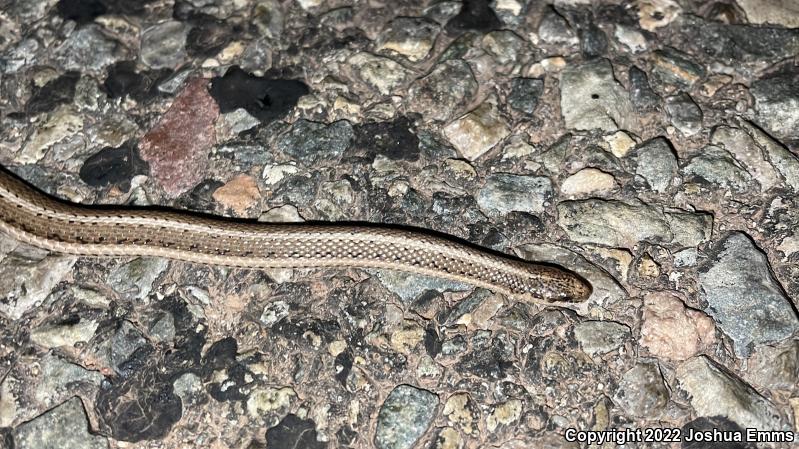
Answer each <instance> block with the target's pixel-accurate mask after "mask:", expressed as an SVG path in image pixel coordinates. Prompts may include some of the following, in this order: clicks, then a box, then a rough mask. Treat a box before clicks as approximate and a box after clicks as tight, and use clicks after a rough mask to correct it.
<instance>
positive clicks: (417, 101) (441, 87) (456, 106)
mask: <svg viewBox="0 0 799 449" xmlns="http://www.w3.org/2000/svg"><path fill="white" fill-rule="evenodd" d="M477 88H478V84H477V81H476V80H475V79H474V74H472V69H471V68H470V67H469V64H467V63H466V62H465V61H462V60H459V59H452V60H448V61H445V62H443V63H441V64H438V65H437V66H435V67H434V68H433V70H432V71H431V72H430V74H429V75H427V76H425V77H424V78H421V79H419V80H417V81H415V82H414V83H413V84H412V85H411V87H410V89H409V90H408V102H407V107H408V109H409V110H410V111H412V112H416V113H419V114H422V115H423V116H426V117H430V118H432V119H434V120H439V121H446V120H449V119H450V118H452V117H453V116H456V115H457V114H458V111H460V110H462V109H463V108H464V107H465V106H466V105H467V104H468V103H469V102H470V101H471V100H472V98H473V97H474V96H475V95H476V94H477Z"/></svg>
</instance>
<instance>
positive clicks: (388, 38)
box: [376, 17, 440, 62]
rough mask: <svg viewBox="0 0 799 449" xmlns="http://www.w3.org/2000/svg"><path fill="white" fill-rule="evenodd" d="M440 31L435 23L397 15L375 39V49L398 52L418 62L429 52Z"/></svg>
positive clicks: (389, 52) (391, 52)
mask: <svg viewBox="0 0 799 449" xmlns="http://www.w3.org/2000/svg"><path fill="white" fill-rule="evenodd" d="M439 31H440V27H439V25H438V24H437V23H435V22H433V21H431V20H428V19H424V18H420V17H399V18H396V19H394V20H392V21H391V22H390V23H389V24H388V25H386V27H385V28H384V29H383V31H382V32H381V33H380V37H378V39H377V47H376V48H377V51H379V52H384V51H385V52H387V53H388V54H399V55H402V56H404V57H405V58H407V59H408V60H409V61H411V62H418V61H421V60H423V59H425V58H427V55H428V54H429V53H430V50H431V49H432V48H433V44H435V41H436V37H437V36H438V33H439Z"/></svg>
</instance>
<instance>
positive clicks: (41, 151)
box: [17, 105, 83, 164]
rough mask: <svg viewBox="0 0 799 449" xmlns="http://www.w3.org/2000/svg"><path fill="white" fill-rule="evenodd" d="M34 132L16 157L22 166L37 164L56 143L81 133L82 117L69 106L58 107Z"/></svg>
mask: <svg viewBox="0 0 799 449" xmlns="http://www.w3.org/2000/svg"><path fill="white" fill-rule="evenodd" d="M34 129H35V131H34V132H33V135H32V136H31V137H30V139H29V140H28V142H27V143H26V144H25V146H24V147H23V148H22V151H21V152H20V153H19V155H18V156H17V161H18V162H20V163H23V164H32V163H35V162H38V161H39V160H40V159H42V158H43V157H44V155H45V154H46V153H47V151H48V150H49V149H50V148H51V147H52V146H53V145H55V144H56V143H59V142H62V141H65V140H67V139H70V138H72V137H74V136H76V135H77V134H78V133H79V132H81V131H83V116H82V115H81V114H79V113H78V111H76V110H75V109H73V108H72V107H71V106H67V105H64V106H59V107H58V108H57V109H55V110H54V111H53V112H51V113H49V114H48V115H47V119H46V120H45V121H44V122H42V123H41V124H39V125H38V126H37V127H35V128H34Z"/></svg>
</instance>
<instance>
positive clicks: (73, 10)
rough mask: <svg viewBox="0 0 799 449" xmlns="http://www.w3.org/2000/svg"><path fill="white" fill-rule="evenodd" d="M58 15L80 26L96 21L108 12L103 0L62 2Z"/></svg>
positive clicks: (65, 0)
mask: <svg viewBox="0 0 799 449" xmlns="http://www.w3.org/2000/svg"><path fill="white" fill-rule="evenodd" d="M57 10H58V15H59V16H61V17H63V18H64V19H66V20H74V21H75V22H78V24H84V23H89V22H92V21H94V18H95V17H98V16H101V15H103V14H105V13H106V12H107V11H108V8H107V7H106V6H105V4H104V2H103V1H102V0H60V1H59V2H58V7H57Z"/></svg>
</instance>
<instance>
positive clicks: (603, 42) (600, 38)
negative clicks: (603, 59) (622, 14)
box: [580, 22, 608, 59]
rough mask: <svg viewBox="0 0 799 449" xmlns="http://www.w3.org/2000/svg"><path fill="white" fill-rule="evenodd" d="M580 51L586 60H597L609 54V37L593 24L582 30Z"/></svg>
mask: <svg viewBox="0 0 799 449" xmlns="http://www.w3.org/2000/svg"><path fill="white" fill-rule="evenodd" d="M580 51H581V52H582V54H583V56H584V57H585V58H588V59H590V58H596V57H597V56H602V55H604V54H605V53H607V52H608V36H607V35H606V34H605V32H604V31H602V28H599V27H598V26H597V25H596V24H595V23H593V22H591V23H589V24H587V25H586V26H585V27H584V28H582V29H581V30H580Z"/></svg>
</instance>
